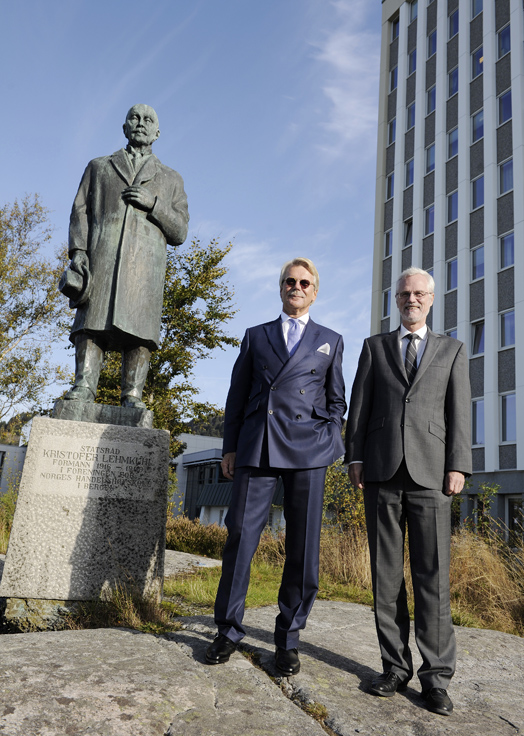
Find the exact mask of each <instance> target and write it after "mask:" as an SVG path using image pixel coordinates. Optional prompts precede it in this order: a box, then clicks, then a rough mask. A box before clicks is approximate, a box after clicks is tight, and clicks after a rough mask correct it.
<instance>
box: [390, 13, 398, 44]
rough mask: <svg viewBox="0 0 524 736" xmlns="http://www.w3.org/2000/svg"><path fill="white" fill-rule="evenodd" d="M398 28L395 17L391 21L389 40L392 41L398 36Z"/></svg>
mask: <svg viewBox="0 0 524 736" xmlns="http://www.w3.org/2000/svg"><path fill="white" fill-rule="evenodd" d="M399 28H400V21H399V19H398V18H395V20H393V21H392V22H391V40H392V41H394V40H395V39H396V38H398V31H399Z"/></svg>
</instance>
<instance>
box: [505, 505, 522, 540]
mask: <svg viewBox="0 0 524 736" xmlns="http://www.w3.org/2000/svg"><path fill="white" fill-rule="evenodd" d="M506 503H507V517H506V519H507V526H508V531H509V535H508V544H509V546H510V547H520V546H521V545H522V540H523V539H524V504H523V502H522V495H520V496H509V497H508V496H506Z"/></svg>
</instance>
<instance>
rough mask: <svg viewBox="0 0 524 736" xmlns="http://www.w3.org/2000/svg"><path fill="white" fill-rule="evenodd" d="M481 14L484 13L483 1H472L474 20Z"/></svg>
mask: <svg viewBox="0 0 524 736" xmlns="http://www.w3.org/2000/svg"><path fill="white" fill-rule="evenodd" d="M479 13H482V0H472V2H471V17H472V18H474V17H475V16H476V15H478V14H479Z"/></svg>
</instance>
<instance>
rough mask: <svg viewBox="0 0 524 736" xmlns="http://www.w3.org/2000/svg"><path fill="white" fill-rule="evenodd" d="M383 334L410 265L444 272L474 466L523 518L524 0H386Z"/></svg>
mask: <svg viewBox="0 0 524 736" xmlns="http://www.w3.org/2000/svg"><path fill="white" fill-rule="evenodd" d="M377 152H378V161H377V186H376V210H375V238H374V261H373V264H374V265H373V297H372V325H371V331H372V333H378V332H387V331H390V330H393V329H395V328H396V327H397V326H398V324H399V316H398V310H396V308H395V283H396V280H397V278H398V275H399V274H400V272H401V271H402V270H403V269H404V268H407V267H408V266H418V267H421V268H424V269H426V270H428V271H430V272H431V273H432V274H433V276H434V278H435V282H436V290H435V302H434V305H433V309H432V313H431V314H430V320H429V321H430V326H431V327H432V329H434V330H435V331H436V332H442V333H446V334H448V335H452V336H454V337H457V338H458V339H459V340H462V341H463V342H464V343H465V344H466V346H467V348H468V354H469V364H470V377H471V387H472V397H473V400H472V406H471V412H472V426H473V431H472V450H473V466H474V470H475V473H474V476H473V479H472V484H471V487H470V488H469V489H468V491H467V494H468V498H467V501H466V502H465V503H464V504H463V513H462V515H463V516H466V515H471V513H472V512H473V511H474V509H475V508H476V507H477V504H478V493H479V487H480V485H481V484H482V483H487V484H489V485H493V484H497V485H499V486H500V490H499V493H498V494H497V497H496V500H495V503H494V506H493V508H492V511H493V512H494V513H495V514H496V515H497V516H498V517H499V518H500V519H502V520H503V521H504V523H505V524H506V525H507V527H508V528H509V529H510V530H515V531H517V530H518V529H519V527H520V525H521V524H522V508H523V493H524V291H523V292H521V291H520V287H519V283H520V278H521V277H522V276H523V275H524V208H523V204H524V7H523V1H522V0H431V1H428V0H418V2H417V0H414V1H413V2H408V1H402V0H383V2H382V39H381V73H380V98H379V126H378V147H377Z"/></svg>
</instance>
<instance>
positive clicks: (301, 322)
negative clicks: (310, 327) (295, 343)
mask: <svg viewBox="0 0 524 736" xmlns="http://www.w3.org/2000/svg"><path fill="white" fill-rule="evenodd" d="M280 319H281V320H282V332H283V333H284V342H285V343H286V346H287V333H288V332H289V327H290V325H289V320H290V319H294V320H296V321H297V322H298V329H299V330H300V337H301V338H302V333H303V332H304V329H305V327H306V325H307V323H308V321H309V312H306V313H305V314H303V315H302V316H301V317H290V316H289V314H285V313H284V312H282V313H281V314H280Z"/></svg>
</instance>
